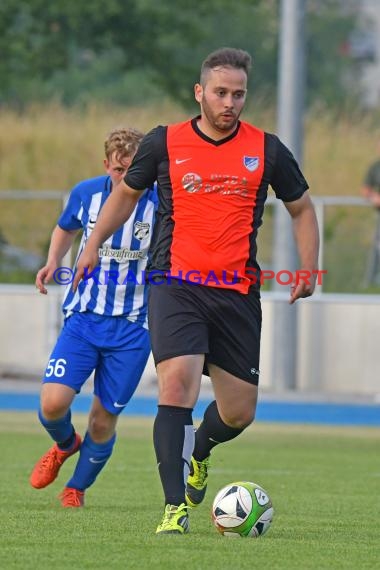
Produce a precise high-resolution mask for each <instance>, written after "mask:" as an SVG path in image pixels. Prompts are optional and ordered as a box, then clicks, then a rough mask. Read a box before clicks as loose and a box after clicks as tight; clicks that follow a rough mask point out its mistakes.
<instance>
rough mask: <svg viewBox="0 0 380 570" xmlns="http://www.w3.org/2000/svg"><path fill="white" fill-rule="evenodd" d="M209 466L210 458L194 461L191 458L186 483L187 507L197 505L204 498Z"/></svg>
mask: <svg viewBox="0 0 380 570" xmlns="http://www.w3.org/2000/svg"><path fill="white" fill-rule="evenodd" d="M209 467H210V458H209V457H206V459H204V460H203V461H196V460H195V459H194V457H192V458H191V465H190V473H189V476H188V478H187V483H186V503H187V505H188V506H189V507H193V508H194V507H197V506H198V505H200V504H201V502H202V501H203V499H204V498H205V494H206V490H207V478H208V474H207V469H208V468H209Z"/></svg>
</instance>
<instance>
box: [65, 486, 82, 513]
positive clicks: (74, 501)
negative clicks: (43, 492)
mask: <svg viewBox="0 0 380 570" xmlns="http://www.w3.org/2000/svg"><path fill="white" fill-rule="evenodd" d="M59 499H60V501H61V505H62V507H65V508H68V507H69V508H70V507H83V506H84V491H78V489H72V488H71V487H65V488H64V489H63V491H62V493H61V494H60V495H59Z"/></svg>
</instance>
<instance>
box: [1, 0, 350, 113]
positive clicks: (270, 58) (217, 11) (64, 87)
mask: <svg viewBox="0 0 380 570" xmlns="http://www.w3.org/2000/svg"><path fill="white" fill-rule="evenodd" d="M342 6H343V8H342ZM306 8H307V16H306V24H307V30H306V31H307V55H306V57H307V67H308V81H307V84H308V100H309V102H310V103H313V102H315V101H316V100H317V101H320V102H323V103H325V104H327V105H329V106H331V105H334V104H335V105H341V102H342V98H343V97H344V96H345V94H346V92H347V85H346V83H345V81H346V78H347V69H348V68H349V66H350V65H351V62H350V60H348V59H347V58H345V57H344V56H343V54H342V53H341V49H340V46H341V45H342V43H343V42H344V41H345V39H347V37H348V36H349V34H350V33H351V32H352V30H353V29H354V27H355V11H352V10H351V11H349V10H347V8H344V3H343V5H342V2H341V1H340V0H307V1H306ZM278 28H279V0H235V1H234V3H233V5H231V2H227V0H202V2H195V1H193V2H189V0H176V1H175V2H174V0H160V1H159V2H158V1H156V0H108V1H107V2H103V1H100V0H91V2H88V1H85V0H55V1H54V2H48V1H47V0H2V2H1V4H0V53H1V54H2V55H1V58H0V103H3V104H4V103H6V104H11V105H18V106H20V107H22V106H24V105H25V104H27V103H29V102H30V101H33V100H34V101H35V100H39V101H41V100H48V99H51V98H55V99H59V100H61V101H62V102H63V103H65V104H75V103H86V102H88V101H90V100H94V99H95V100H102V101H105V102H113V103H130V104H131V103H132V104H135V103H141V102H143V103H146V102H149V98H150V99H151V98H152V97H158V96H161V95H162V94H164V95H166V96H168V97H172V98H173V99H176V100H177V101H179V102H181V103H183V104H185V105H189V104H190V103H191V102H192V86H193V84H194V82H195V81H197V80H198V76H197V74H198V68H199V61H201V60H202V59H203V58H204V57H205V56H206V55H207V54H208V53H209V52H210V51H211V50H212V49H214V48H215V49H216V48H218V47H221V46H222V45H231V46H237V47H241V48H243V49H246V50H248V51H249V52H250V53H251V54H252V55H253V59H254V72H253V74H252V80H251V81H252V84H253V86H254V93H255V97H261V98H265V101H266V102H269V103H270V102H274V100H275V97H276V82H277V49H278Z"/></svg>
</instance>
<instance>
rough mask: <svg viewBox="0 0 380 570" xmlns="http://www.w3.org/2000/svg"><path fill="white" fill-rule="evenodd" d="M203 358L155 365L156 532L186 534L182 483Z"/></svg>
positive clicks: (186, 358) (200, 356)
mask: <svg viewBox="0 0 380 570" xmlns="http://www.w3.org/2000/svg"><path fill="white" fill-rule="evenodd" d="M203 361H204V356H203V355H190V356H179V357H176V358H171V359H168V360H165V361H163V362H160V363H159V364H158V366H157V375H158V384H159V403H158V412H157V415H156V418H155V422H154V428H153V441H154V448H155V452H156V458H157V465H158V470H159V474H160V479H161V484H162V488H163V491H164V498H165V513H164V517H163V520H162V522H161V524H160V525H159V526H158V528H157V533H161V532H162V533H169V532H170V533H171V532H179V533H182V532H186V531H187V529H188V521H187V513H186V511H184V507H185V504H186V502H185V484H186V480H187V477H188V474H189V463H190V458H191V453H192V450H193V446H194V427H193V419H192V410H193V407H194V405H195V403H196V401H197V399H198V394H199V389H200V378H201V375H202V368H203Z"/></svg>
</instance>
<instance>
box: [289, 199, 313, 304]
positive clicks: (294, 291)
mask: <svg viewBox="0 0 380 570" xmlns="http://www.w3.org/2000/svg"><path fill="white" fill-rule="evenodd" d="M285 206H286V208H287V210H288V212H289V214H290V215H291V217H292V222H293V232H294V237H295V240H296V244H297V249H298V254H299V258H300V270H301V271H308V272H309V273H310V278H309V279H305V280H303V279H299V280H298V279H297V280H295V281H294V283H293V284H292V287H291V294H290V301H289V302H290V304H293V303H294V302H295V301H296V300H297V299H300V298H302V297H310V295H312V294H313V292H314V289H315V282H316V278H317V274H316V273H315V274H313V271H316V270H318V252H319V231H318V222H317V217H316V215H315V210H314V206H313V203H312V201H311V199H310V196H309V193H308V192H305V193H304V194H303V196H302V197H301V198H299V199H298V200H295V201H294V202H285Z"/></svg>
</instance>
